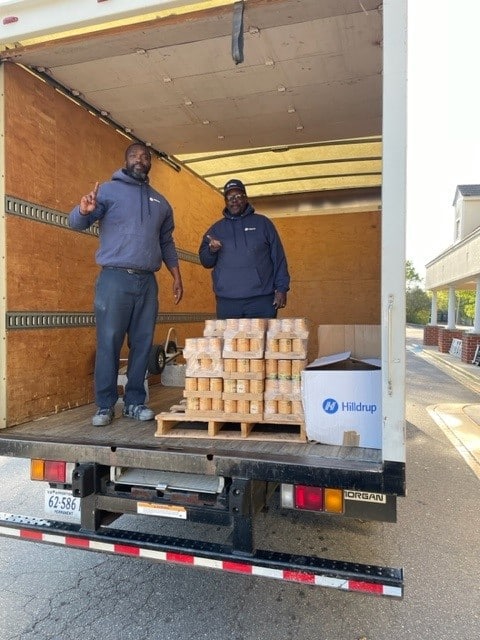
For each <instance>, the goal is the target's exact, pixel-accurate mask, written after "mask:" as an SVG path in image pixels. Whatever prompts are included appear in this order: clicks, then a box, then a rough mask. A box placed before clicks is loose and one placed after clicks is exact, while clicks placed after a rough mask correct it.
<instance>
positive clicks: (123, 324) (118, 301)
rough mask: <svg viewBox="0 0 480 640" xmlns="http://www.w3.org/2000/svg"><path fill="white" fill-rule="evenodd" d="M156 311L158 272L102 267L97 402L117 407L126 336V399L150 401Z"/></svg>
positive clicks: (98, 289)
mask: <svg viewBox="0 0 480 640" xmlns="http://www.w3.org/2000/svg"><path fill="white" fill-rule="evenodd" d="M157 312H158V285H157V280H156V278H155V275H154V274H153V273H146V274H130V273H128V272H127V271H126V270H121V269H102V271H101V272H100V274H99V276H98V278H97V282H96V286H95V322H96V329H97V353H96V358H95V401H96V403H97V406H99V407H103V408H106V407H112V406H113V405H114V404H115V403H116V402H117V400H118V389H117V377H118V369H119V361H120V351H121V349H122V345H123V342H124V339H125V336H127V344H128V347H129V354H128V366H127V378H128V382H127V386H126V388H125V397H124V400H125V404H126V405H128V404H143V403H144V402H145V386H144V383H145V373H146V371H147V366H148V357H149V354H150V349H151V346H152V341H153V334H154V330H155V321H156V317H157Z"/></svg>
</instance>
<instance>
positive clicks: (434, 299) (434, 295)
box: [430, 291, 438, 327]
mask: <svg viewBox="0 0 480 640" xmlns="http://www.w3.org/2000/svg"><path fill="white" fill-rule="evenodd" d="M437 316H438V307H437V292H436V291H434V292H433V293H432V310H431V311H430V324H431V325H433V326H434V327H436V326H437Z"/></svg>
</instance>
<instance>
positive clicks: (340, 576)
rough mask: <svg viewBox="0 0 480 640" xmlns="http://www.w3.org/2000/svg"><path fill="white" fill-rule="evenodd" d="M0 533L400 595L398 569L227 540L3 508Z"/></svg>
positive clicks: (304, 581) (88, 548)
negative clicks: (233, 546)
mask: <svg viewBox="0 0 480 640" xmlns="http://www.w3.org/2000/svg"><path fill="white" fill-rule="evenodd" d="M0 535H2V536H7V537H12V538H20V539H22V540H29V541H31V542H43V543H45V544H54V545H60V546H65V547H73V548H77V549H85V550H87V551H97V552H102V553H112V554H116V555H124V556H130V557H132V556H135V557H139V558H146V559H149V560H151V561H155V562H168V563H172V564H182V565H191V566H194V567H203V568H207V569H217V570H223V571H228V572H233V573H241V574H244V575H245V574H247V575H252V576H259V577H264V578H275V579H277V580H286V581H289V582H300V583H303V584H311V585H316V586H320V587H331V588H334V589H342V590H344V591H358V592H363V593H370V594H373V595H383V596H391V597H397V598H402V597H403V570H402V569H394V568H389V567H377V566H372V565H363V564H357V563H352V562H343V561H338V560H329V559H325V558H318V557H316V556H300V555H291V554H288V553H278V552H273V551H262V550H257V551H256V552H255V553H253V554H252V555H239V554H238V553H237V554H234V553H232V551H231V550H230V549H229V547H228V546H227V545H220V544H212V543H205V542H199V541H196V540H182V539H179V538H171V537H167V536H159V535H152V534H144V533H139V532H136V531H124V530H120V529H110V528H102V529H100V530H99V531H98V532H96V533H92V532H84V531H81V527H80V525H79V524H70V523H65V522H58V521H55V520H44V519H41V518H31V517H29V516H19V515H14V514H8V513H0Z"/></svg>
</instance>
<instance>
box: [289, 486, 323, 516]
mask: <svg viewBox="0 0 480 640" xmlns="http://www.w3.org/2000/svg"><path fill="white" fill-rule="evenodd" d="M295 508H296V509H306V510H308V511H323V489H322V488H321V487H306V486H304V485H301V484H297V485H296V486H295Z"/></svg>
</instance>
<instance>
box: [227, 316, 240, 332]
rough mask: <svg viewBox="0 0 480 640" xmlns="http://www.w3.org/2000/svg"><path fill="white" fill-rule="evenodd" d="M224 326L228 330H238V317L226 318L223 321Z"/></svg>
mask: <svg viewBox="0 0 480 640" xmlns="http://www.w3.org/2000/svg"><path fill="white" fill-rule="evenodd" d="M225 328H226V329H227V330H228V331H230V330H232V331H233V330H235V331H238V318H228V319H227V320H226V321H225Z"/></svg>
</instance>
